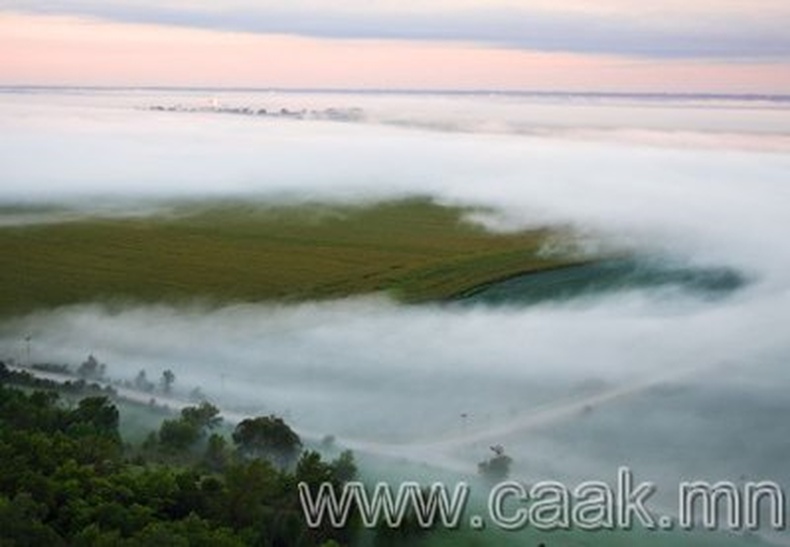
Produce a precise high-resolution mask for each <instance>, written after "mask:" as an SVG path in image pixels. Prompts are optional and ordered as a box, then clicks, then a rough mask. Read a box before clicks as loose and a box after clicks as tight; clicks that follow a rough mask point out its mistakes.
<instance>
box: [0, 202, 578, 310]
mask: <svg viewBox="0 0 790 547" xmlns="http://www.w3.org/2000/svg"><path fill="white" fill-rule="evenodd" d="M466 212H468V211H467V210H465V209H462V208H457V207H445V206H440V205H437V204H435V203H433V202H431V201H429V200H424V199H410V200H403V201H396V202H387V203H381V204H377V205H370V206H365V207H363V206H359V207H353V206H328V205H302V206H265V205H262V204H244V203H238V202H235V203H234V202H214V203H203V204H197V205H195V204H193V205H181V206H177V207H176V208H175V210H174V211H173V212H172V213H169V214H160V215H154V216H146V217H131V218H129V217H127V218H114V219H112V218H95V217H94V218H88V217H86V218H84V219H80V220H73V221H69V222H61V223H46V224H36V225H25V226H11V227H8V226H6V227H3V228H0V256H2V263H1V264H0V287H2V292H0V315H9V314H18V313H25V312H29V311H31V310H35V309H41V308H52V307H55V306H61V305H66V304H73V303H80V302H94V301H106V302H116V301H123V302H125V301H141V302H163V301H164V302H173V303H176V302H183V301H189V300H193V299H196V298H198V299H202V300H205V301H208V302H215V303H229V302H259V301H272V300H274V301H283V300H285V301H299V300H309V299H327V298H339V297H344V296H349V295H355V294H364V293H373V292H381V291H384V292H388V293H390V294H392V295H393V296H394V297H396V298H398V299H401V300H403V301H407V302H421V301H429V300H441V299H446V298H451V297H453V296H454V295H457V294H460V293H463V292H465V291H467V290H469V289H470V288H473V287H476V286H479V285H481V284H485V283H488V282H490V281H492V280H496V279H501V278H506V277H509V276H513V275H515V274H518V273H523V272H528V271H535V270H543V269H547V268H553V267H558V266H562V265H567V264H568V263H570V262H571V261H572V259H571V258H557V257H554V258H549V257H545V256H541V255H540V254H539V253H538V251H539V249H540V248H541V246H542V244H543V243H544V242H545V240H546V238H547V237H549V236H550V235H551V234H550V232H548V231H546V230H532V231H525V232H520V233H510V234H493V233H490V232H487V231H485V230H484V229H482V228H481V227H479V226H476V225H473V224H470V223H467V222H465V221H464V220H463V217H464V214H465V213H466Z"/></svg>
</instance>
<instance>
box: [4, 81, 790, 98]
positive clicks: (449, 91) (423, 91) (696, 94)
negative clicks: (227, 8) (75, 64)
mask: <svg viewBox="0 0 790 547" xmlns="http://www.w3.org/2000/svg"><path fill="white" fill-rule="evenodd" d="M25 89H29V90H84V91H216V92H226V93H227V92H231V93H234V92H239V93H241V92H284V93H327V94H331V93H370V94H388V93H393V94H404V95H513V96H515V95H532V96H560V95H568V96H582V97H583V96H587V97H643V98H662V97H677V98H684V97H685V98H701V99H728V98H738V99H742V100H769V101H790V93H767V92H766V93H756V92H749V93H738V92H729V93H725V92H714V91H600V90H599V91H596V90H588V91H572V90H564V89H555V90H535V89H496V88H493V89H487V88H479V89H457V88H456V89H454V88H364V87H362V88H359V87H278V86H273V87H262V86H212V85H74V84H0V90H3V91H6V90H25Z"/></svg>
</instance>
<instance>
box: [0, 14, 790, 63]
mask: <svg viewBox="0 0 790 547" xmlns="http://www.w3.org/2000/svg"><path fill="white" fill-rule="evenodd" d="M5 4H6V6H5V7H6V9H17V10H23V11H29V12H34V13H58V14H63V13H67V14H77V15H85V16H94V17H98V18H103V19H107V20H112V21H120V22H128V23H152V24H162V25H174V26H184V27H193V28H203V29H214V30H223V31H232V32H250V33H261V34H293V35H301V36H310V37H318V38H331V39H392V40H424V41H461V42H472V43H478V44H488V45H491V46H496V47H510V48H519V49H527V50H538V51H547V52H574V53H589V54H616V55H626V56H636V57H647V58H717V59H754V58H786V57H788V56H790V35H789V34H788V33H787V32H786V28H788V26H790V12H789V11H788V10H781V9H774V10H767V11H766V12H765V13H764V14H762V13H761V12H759V10H757V9H756V8H755V7H753V6H750V10H748V11H747V10H740V11H738V10H732V9H730V10H717V9H716V8H712V7H711V8H709V9H708V10H707V11H705V10H698V11H691V10H689V11H688V13H685V14H684V13H683V12H682V10H679V9H677V8H675V10H674V11H669V12H661V11H655V10H653V11H645V12H643V13H641V14H640V13H639V12H635V11H634V10H623V9H610V10H605V11H594V12H591V11H583V10H580V9H573V10H567V11H559V10H556V9H553V10H552V9H548V8H547V7H546V6H543V5H539V6H538V8H537V9H536V8H522V7H518V6H515V5H512V4H510V3H500V4H494V5H493V6H489V7H486V6H484V5H480V3H475V2H471V3H467V5H466V6H465V7H464V8H463V9H451V8H449V7H447V6H443V7H442V6H440V7H439V8H431V7H424V8H422V9H409V8H400V9H398V8H396V7H395V6H392V5H390V4H387V7H386V8H385V9H375V8H373V7H371V5H370V4H369V3H353V2H347V3H345V4H341V7H340V8H337V7H336V8H334V9H327V8H326V7H325V6H324V5H315V4H314V3H305V2H303V3H301V4H296V5H287V6H286V5H285V4H284V3H280V2H269V3H264V4H260V3H253V4H245V3H236V4H231V5H230V7H227V6H224V7H223V8H222V9H218V8H215V7H213V6H211V5H208V4H194V3H189V4H186V3H181V2H170V3H165V4H160V3H147V2H142V3H140V2H134V3H133V2H112V3H106V2H105V3H97V2H77V3H74V2H64V1H60V2H50V3H48V4H47V5H46V6H43V7H42V6H40V5H38V4H37V3H33V2H28V1H25V0H12V1H10V2H6V3H5ZM284 6H285V7H284ZM300 6H301V7H300ZM352 8H356V9H352ZM673 15H674V16H673Z"/></svg>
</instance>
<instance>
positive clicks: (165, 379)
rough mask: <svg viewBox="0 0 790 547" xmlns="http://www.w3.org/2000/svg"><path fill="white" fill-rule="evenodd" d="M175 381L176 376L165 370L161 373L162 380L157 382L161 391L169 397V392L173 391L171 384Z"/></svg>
mask: <svg viewBox="0 0 790 547" xmlns="http://www.w3.org/2000/svg"><path fill="white" fill-rule="evenodd" d="M175 381H176V375H175V374H173V371H172V370H170V369H167V370H166V371H164V372H163V373H162V378H161V379H160V380H159V384H160V385H161V386H162V391H163V392H164V393H165V394H166V395H170V392H171V391H172V390H173V383H174V382H175Z"/></svg>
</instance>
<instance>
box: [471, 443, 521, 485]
mask: <svg viewBox="0 0 790 547" xmlns="http://www.w3.org/2000/svg"><path fill="white" fill-rule="evenodd" d="M491 451H492V452H493V453H494V456H493V457H491V458H489V459H488V460H485V461H482V462H480V463H479V464H477V471H478V473H480V474H481V475H482V476H484V477H485V478H487V479H490V480H493V481H503V480H505V479H506V478H507V477H508V475H509V474H510V464H511V463H512V462H513V460H512V458H511V457H510V456H508V455H506V454H505V449H504V448H503V447H502V445H499V444H498V445H495V446H492V447H491Z"/></svg>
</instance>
